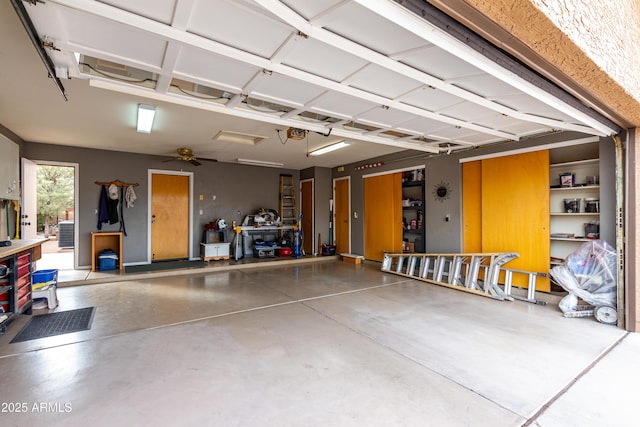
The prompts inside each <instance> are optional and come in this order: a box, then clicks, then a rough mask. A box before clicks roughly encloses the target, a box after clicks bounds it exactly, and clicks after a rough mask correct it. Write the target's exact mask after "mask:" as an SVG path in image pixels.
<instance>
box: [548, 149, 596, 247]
mask: <svg viewBox="0 0 640 427" xmlns="http://www.w3.org/2000/svg"><path fill="white" fill-rule="evenodd" d="M567 176H570V177H571V178H572V180H571V181H569V180H566V181H564V185H563V182H561V181H562V180H561V178H562V177H564V178H566V177H567ZM549 182H550V184H551V189H550V195H549V210H550V221H549V226H550V230H549V231H550V238H551V245H550V246H551V257H552V258H558V259H564V258H565V257H566V256H567V255H569V254H570V253H571V252H573V251H574V250H576V249H577V248H578V246H579V245H580V244H582V243H584V242H586V241H590V240H592V239H589V238H587V235H588V233H589V237H591V238H597V236H596V235H594V234H591V233H593V232H595V231H596V227H597V228H598V231H599V226H600V185H599V184H598V182H599V160H598V159H590V160H581V161H576V162H566V163H557V164H552V165H551V167H550V181H549ZM587 225H588V226H587Z"/></svg>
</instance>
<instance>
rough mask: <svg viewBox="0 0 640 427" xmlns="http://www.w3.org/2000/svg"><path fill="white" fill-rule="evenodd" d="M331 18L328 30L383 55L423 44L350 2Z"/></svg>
mask: <svg viewBox="0 0 640 427" xmlns="http://www.w3.org/2000/svg"><path fill="white" fill-rule="evenodd" d="M333 18H334V19H332V20H331V22H329V23H327V25H326V28H327V29H328V30H330V31H332V32H334V33H336V34H340V35H341V36H343V37H344V38H346V39H348V40H352V41H355V42H356V43H359V44H361V45H363V46H368V47H370V48H371V49H373V50H374V51H376V52H379V53H382V54H385V55H391V54H394V53H397V52H402V51H405V50H408V49H415V48H417V47H420V46H424V45H425V41H424V40H422V39H421V38H419V37H417V36H415V35H413V34H410V33H408V32H406V31H404V30H403V29H402V28H401V27H398V26H397V25H394V24H393V23H391V22H389V21H388V20H386V19H385V18H384V17H382V16H379V15H376V14H375V13H373V12H371V11H370V10H368V9H365V8H363V7H362V6H360V5H358V4H356V3H353V2H352V3H347V4H346V5H345V6H344V7H342V8H340V13H339V14H335V15H333Z"/></svg>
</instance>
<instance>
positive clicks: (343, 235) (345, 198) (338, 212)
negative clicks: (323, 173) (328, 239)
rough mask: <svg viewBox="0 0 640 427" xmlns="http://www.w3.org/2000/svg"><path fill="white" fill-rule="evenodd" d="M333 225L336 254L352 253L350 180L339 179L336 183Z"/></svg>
mask: <svg viewBox="0 0 640 427" xmlns="http://www.w3.org/2000/svg"><path fill="white" fill-rule="evenodd" d="M333 192H334V196H333V197H334V203H333V218H334V221H333V224H334V228H335V231H334V233H335V236H336V238H335V245H336V253H338V254H342V253H349V252H351V246H350V239H349V236H350V235H351V227H350V226H349V210H350V208H349V180H348V179H338V180H336V181H334V188H333Z"/></svg>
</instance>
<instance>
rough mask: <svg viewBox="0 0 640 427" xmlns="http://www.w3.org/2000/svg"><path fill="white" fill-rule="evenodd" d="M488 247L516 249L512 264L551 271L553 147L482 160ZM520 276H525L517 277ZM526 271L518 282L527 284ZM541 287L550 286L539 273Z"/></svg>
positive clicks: (486, 249) (485, 245) (484, 244)
mask: <svg viewBox="0 0 640 427" xmlns="http://www.w3.org/2000/svg"><path fill="white" fill-rule="evenodd" d="M481 175H482V251H483V252H511V251H515V252H518V253H519V254H520V258H518V259H515V260H513V261H511V262H510V263H509V264H508V267H509V268H513V269H518V270H525V271H536V272H543V273H546V272H548V271H549V190H548V189H549V152H548V151H547V150H543V151H536V152H533V153H525V154H518V155H514V156H506V157H498V158H494V159H487V160H482V174H481ZM517 276H520V277H517ZM526 279H527V278H526V277H524V276H523V275H514V282H513V284H514V285H516V286H520V287H526V286H527V281H526ZM536 289H538V290H541V291H547V292H548V291H549V290H550V284H549V280H548V279H545V278H538V281H537V286H536Z"/></svg>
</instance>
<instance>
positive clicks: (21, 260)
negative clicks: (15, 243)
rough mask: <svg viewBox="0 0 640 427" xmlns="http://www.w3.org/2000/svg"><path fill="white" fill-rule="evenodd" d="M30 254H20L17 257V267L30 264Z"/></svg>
mask: <svg viewBox="0 0 640 427" xmlns="http://www.w3.org/2000/svg"><path fill="white" fill-rule="evenodd" d="M30 255H31V254H30V253H29V252H22V253H21V254H20V255H18V267H22V266H23V265H29V264H30V263H31V256H30Z"/></svg>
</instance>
